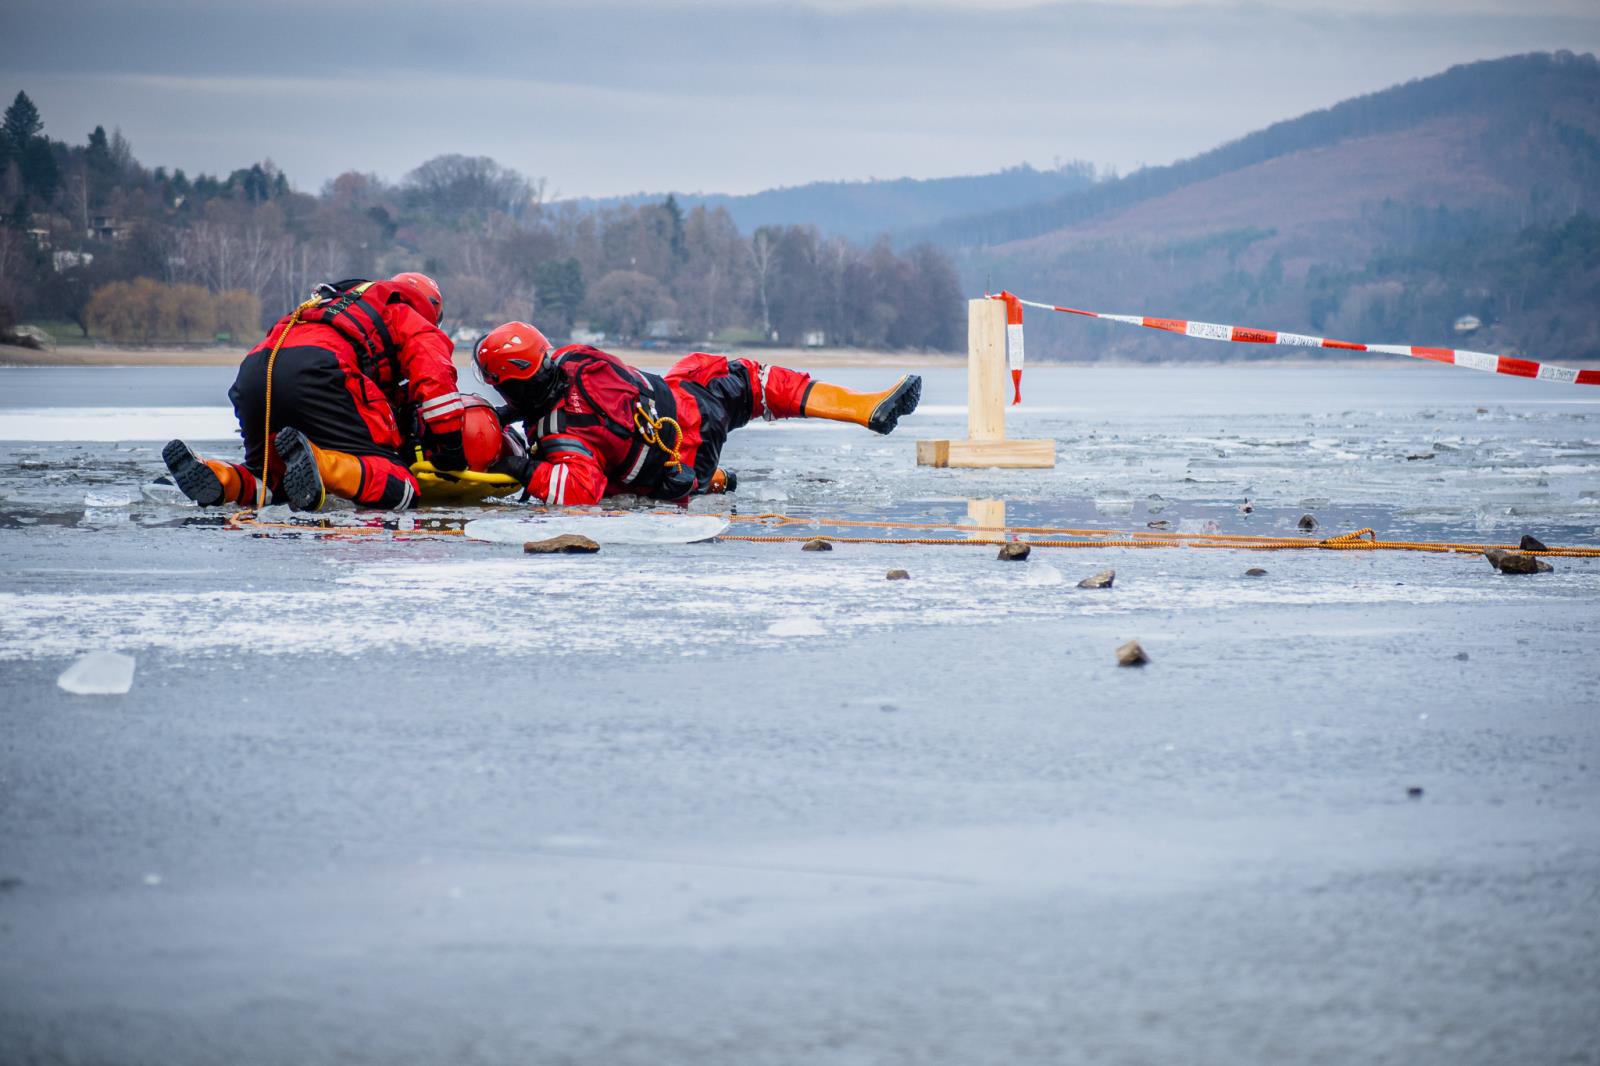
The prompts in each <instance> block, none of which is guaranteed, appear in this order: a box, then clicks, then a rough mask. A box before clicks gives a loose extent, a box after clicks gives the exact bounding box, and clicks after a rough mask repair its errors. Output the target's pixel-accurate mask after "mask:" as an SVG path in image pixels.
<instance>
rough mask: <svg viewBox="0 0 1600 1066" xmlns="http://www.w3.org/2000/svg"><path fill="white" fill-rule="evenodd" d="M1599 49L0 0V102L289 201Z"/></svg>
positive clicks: (1136, 144)
mask: <svg viewBox="0 0 1600 1066" xmlns="http://www.w3.org/2000/svg"><path fill="white" fill-rule="evenodd" d="M1560 48H1566V49H1570V50H1572V51H1577V52H1595V51H1600V3H1595V2H1592V0H1583V2H1579V0H1515V2H1508V0H1460V2H1448V0H1335V2H1329V0H1254V2H1250V3H1244V2H1231V0H1220V2H1209V3H1192V2H1187V0H1141V2H1137V3H1135V2H1127V0H1119V2H1102V3H1055V4H1046V5H1036V4H1026V3H1015V2H1005V0H999V2H996V0H988V2H986V0H964V2H961V3H953V2H933V3H923V4H905V3H892V2H886V0H816V2H812V3H804V2H800V0H744V2H743V3H732V4H730V3H726V2H712V0H658V2H643V0H599V2H592V3H540V2H532V3H512V2H506V0H495V2H489V3H470V2H455V3H451V2H449V0H445V2H440V0H431V2H427V3H423V2H417V0H385V2H383V3H380V4H371V5H360V6H354V7H352V6H348V5H333V4H328V3H326V2H325V0H318V2H316V3H308V2H305V0H278V2H275V3H273V4H269V5H263V4H249V5H244V4H232V3H228V2H226V0H142V2H139V3H129V2H128V0H4V2H3V3H0V94H3V95H4V99H5V100H6V101H8V102H9V100H10V99H11V97H13V96H14V95H15V94H16V92H17V91H18V90H19V89H20V90H25V91H27V93H28V94H29V96H31V97H32V98H33V100H34V102H35V103H36V104H37V105H38V106H39V109H40V112H41V114H42V115H43V118H44V121H45V132H46V133H48V134H49V135H50V136H52V137H55V138H57V139H62V140H69V141H74V142H80V143H81V142H82V141H83V140H84V139H85V138H86V136H87V134H88V132H89V131H90V130H91V129H92V128H93V127H94V126H95V125H104V126H105V127H106V128H107V129H108V130H109V129H112V128H114V127H118V128H120V129H121V130H122V132H123V134H124V135H125V136H126V137H127V138H128V140H129V141H130V142H131V144H132V146H133V150H134V154H135V155H136V156H137V157H138V158H139V160H140V161H141V162H143V163H144V164H145V165H147V166H157V165H165V166H167V167H169V168H170V167H182V168H184V169H185V170H186V171H188V173H189V174H190V175H191V176H193V175H194V174H195V173H197V172H201V171H204V172H210V173H223V174H225V173H227V172H228V171H230V170H233V169H235V168H237V167H240V166H248V165H249V164H250V163H253V162H257V161H260V160H262V159H271V160H273V161H274V162H275V163H276V164H277V165H278V166H279V167H281V168H282V169H283V170H284V171H285V172H286V173H287V174H288V176H289V179H290V181H291V183H292V184H293V185H294V186H295V187H296V188H299V189H301V190H304V191H310V192H315V191H317V190H318V189H319V188H320V187H321V186H322V183H323V182H324V181H326V180H327V179H329V178H331V177H333V176H334V175H336V174H338V173H341V172H343V171H346V170H359V171H366V172H373V173H377V174H379V175H381V176H383V177H384V178H386V179H388V180H399V179H401V178H402V177H403V176H404V175H405V174H406V172H407V171H409V170H410V169H411V168H413V167H415V166H416V165H417V164H419V163H421V162H422V161H423V160H425V159H428V158H430V157H432V156H435V155H439V154H443V153H452V152H455V153H463V154H467V155H487V156H491V157H493V158H494V159H496V160H498V161H499V162H501V163H504V164H506V165H509V166H513V167H515V168H517V169H518V170H520V171H522V172H523V173H525V174H527V175H528V176H530V177H532V178H535V179H544V181H545V182H546V190H547V195H550V196H552V197H574V196H606V195H615V194H623V193H630V192H642V191H643V192H665V191H668V190H676V191H681V192H731V193H741V192H754V191H757V190H760V189H764V188H771V187H774V186H779V185H798V184H802V183H805V182H808V181H816V180H835V179H844V180H857V179H865V178H874V177H876V178H897V177H906V176H910V177H937V176H943V175H950V174H972V173H983V172H987V171H992V170H996V169H999V168H1001V167H1006V166H1013V165H1016V164H1018V163H1023V162H1026V163H1030V164H1032V165H1034V166H1038V167H1048V166H1051V165H1054V164H1055V163H1056V162H1058V161H1067V160H1072V159H1084V160H1088V161H1090V162H1093V163H1095V164H1097V165H1100V166H1102V167H1114V168H1116V169H1117V170H1119V171H1122V172H1127V171H1128V170H1131V169H1134V168H1135V167H1137V166H1139V165H1142V164H1144V165H1156V164H1162V163H1168V162H1171V161H1173V160H1175V159H1181V158H1185V157H1187V156H1190V155H1193V154H1195V153H1197V152H1200V151H1204V150H1205V149H1207V148H1211V147H1214V146H1215V145H1217V144H1220V143H1222V142H1224V141H1228V140H1231V139H1233V138H1236V137H1239V136H1242V135H1244V134H1246V133H1249V132H1251V131H1252V130H1255V129H1258V128H1260V127H1262V126H1264V125H1267V124H1269V123H1271V122H1274V121H1277V120H1279V119H1286V118H1292V117H1294V116H1296V115H1299V114H1303V113H1304V112H1306V111H1310V110H1315V109H1317V108H1320V107H1327V106H1329V105H1332V104H1335V103H1337V102H1339V101H1340V100H1343V99H1346V98H1348V97H1351V96H1355V95H1359V94H1361V93H1366V92H1374V91H1377V90H1380V89H1383V88H1386V87H1388V86H1390V85H1394V84H1397V83H1399V82H1403V81H1407V80H1410V79H1412V78H1417V77H1424V76H1427V75H1429V74H1433V73H1437V72H1439V71H1441V70H1443V69H1445V68H1446V67H1449V66H1451V65H1453V64H1456V63H1461V62H1469V61H1472V60H1477V59H1487V58H1492V57H1495V56H1502V55H1510V54H1514V53H1518V52H1529V51H1549V50H1555V49H1560Z"/></svg>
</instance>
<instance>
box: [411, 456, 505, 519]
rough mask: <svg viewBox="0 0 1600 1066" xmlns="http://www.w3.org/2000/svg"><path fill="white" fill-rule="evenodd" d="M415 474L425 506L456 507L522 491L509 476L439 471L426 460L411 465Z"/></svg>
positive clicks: (469, 471)
mask: <svg viewBox="0 0 1600 1066" xmlns="http://www.w3.org/2000/svg"><path fill="white" fill-rule="evenodd" d="M411 472H412V473H413V474H415V475H416V478H417V488H418V489H420V490H421V491H420V492H419V493H418V499H419V500H420V501H421V503H422V505H423V506H424V507H454V506H460V505H461V504H470V503H483V502H484V501H486V500H492V499H494V498H495V497H497V496H509V495H511V494H512V493H514V492H520V491H521V490H522V483H521V482H520V481H518V480H517V479H516V478H514V477H512V476H511V475H509V474H480V473H478V471H476V470H436V469H435V468H434V465H433V464H432V463H430V462H428V461H427V460H426V459H420V460H418V461H417V462H415V463H412V464H411Z"/></svg>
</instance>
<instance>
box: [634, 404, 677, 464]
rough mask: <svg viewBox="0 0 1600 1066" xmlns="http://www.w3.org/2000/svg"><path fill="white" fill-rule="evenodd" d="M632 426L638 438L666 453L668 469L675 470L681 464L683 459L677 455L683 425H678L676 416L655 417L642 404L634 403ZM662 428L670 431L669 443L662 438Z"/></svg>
mask: <svg viewBox="0 0 1600 1066" xmlns="http://www.w3.org/2000/svg"><path fill="white" fill-rule="evenodd" d="M633 428H634V429H635V430H637V431H638V433H639V439H641V440H643V441H644V442H645V443H646V444H648V445H650V446H652V447H655V448H660V449H661V450H662V451H664V452H666V453H667V462H666V468H667V469H668V470H676V469H678V467H680V466H682V465H683V459H682V458H681V456H680V455H679V452H680V450H681V449H682V448H683V427H682V426H680V425H678V420H677V419H676V418H670V417H665V416H663V417H661V418H657V417H656V416H655V415H653V414H651V413H650V412H649V411H647V410H645V406H644V404H642V403H636V404H634V405H633ZM663 430H671V431H672V443H671V444H668V443H667V442H666V441H665V440H664V439H662V435H661V434H662V431H663Z"/></svg>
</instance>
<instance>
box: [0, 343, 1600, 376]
mask: <svg viewBox="0 0 1600 1066" xmlns="http://www.w3.org/2000/svg"><path fill="white" fill-rule="evenodd" d="M607 350H608V351H610V352H612V354H614V355H617V356H619V357H620V358H622V359H624V360H626V361H627V362H629V363H631V364H633V365H634V366H638V367H642V368H644V369H646V370H664V369H666V368H667V367H670V366H671V365H672V364H673V363H675V362H677V361H678V359H680V358H682V356H683V355H685V354H687V353H686V352H678V351H659V350H646V349H642V348H623V347H617V348H611V349H607ZM728 354H730V355H741V356H746V357H748V358H752V359H756V360H758V361H760V362H763V363H766V362H771V363H776V364H779V365H782V366H792V367H796V368H798V369H804V370H812V369H818V368H822V369H827V368H863V369H871V368H901V369H906V370H939V369H946V370H954V369H961V368H964V367H965V366H966V365H967V357H966V356H965V355H962V354H957V353H954V352H948V353H946V352H888V351H873V350H870V349H854V348H758V349H745V350H743V351H735V352H730V353H728ZM242 355H243V353H242V352H240V351H239V350H238V349H235V348H116V347H98V346H84V347H81V348H80V347H68V348H53V349H44V350H36V349H33V348H21V347H17V346H14V345H9V344H4V345H0V367H57V368H60V367H119V366H121V367H175V366H234V365H236V364H237V363H238V361H239V359H240V358H241V357H242ZM455 362H456V368H457V370H459V371H463V372H465V373H468V374H470V373H471V372H472V363H471V360H470V358H468V357H467V356H466V355H465V354H463V353H462V352H459V351H458V352H457V353H456V357H455ZM1420 362H1422V361H1421V360H1417V359H1409V358H1406V357H1405V356H1399V355H1369V356H1356V357H1352V356H1339V357H1331V358H1307V357H1306V356H1304V355H1289V354H1285V355H1283V356H1282V357H1267V358H1261V357H1255V358H1248V359H1199V358H1196V359H1167V360H1159V361H1151V360H1144V359H1095V360H1071V361H1064V362H1045V361H1042V360H1039V359H1035V360H1033V361H1031V362H1029V363H1028V366H1027V368H1028V370H1029V371H1030V372H1031V371H1037V370H1057V369H1059V370H1069V369H1070V370H1094V369H1100V368H1104V369H1108V370H1110V369H1118V370H1125V369H1129V368H1135V367H1147V368H1150V369H1173V368H1184V367H1193V368H1205V369H1211V370H1225V369H1237V368H1240V367H1254V366H1272V367H1276V368H1282V369H1315V368H1349V367H1373V368H1379V367H1384V368H1393V367H1405V366H1414V365H1418V364H1419V363H1420ZM1555 362H1556V363H1557V365H1560V366H1568V367H1574V368H1577V369H1595V368H1600V361H1597V360H1593V359H1571V360H1566V361H1564V362H1563V361H1561V360H1555Z"/></svg>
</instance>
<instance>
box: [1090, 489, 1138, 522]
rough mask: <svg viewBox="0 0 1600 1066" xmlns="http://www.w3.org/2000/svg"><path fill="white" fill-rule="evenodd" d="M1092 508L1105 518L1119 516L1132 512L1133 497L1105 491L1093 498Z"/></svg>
mask: <svg viewBox="0 0 1600 1066" xmlns="http://www.w3.org/2000/svg"><path fill="white" fill-rule="evenodd" d="M1094 509H1095V510H1096V511H1098V512H1099V513H1100V514H1102V515H1105V516H1106V517H1107V518H1120V517H1121V516H1122V515H1126V514H1132V513H1133V498H1132V497H1131V496H1126V495H1123V494H1120V493H1107V494H1106V495H1104V496H1098V497H1096V498H1095V501H1094Z"/></svg>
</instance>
